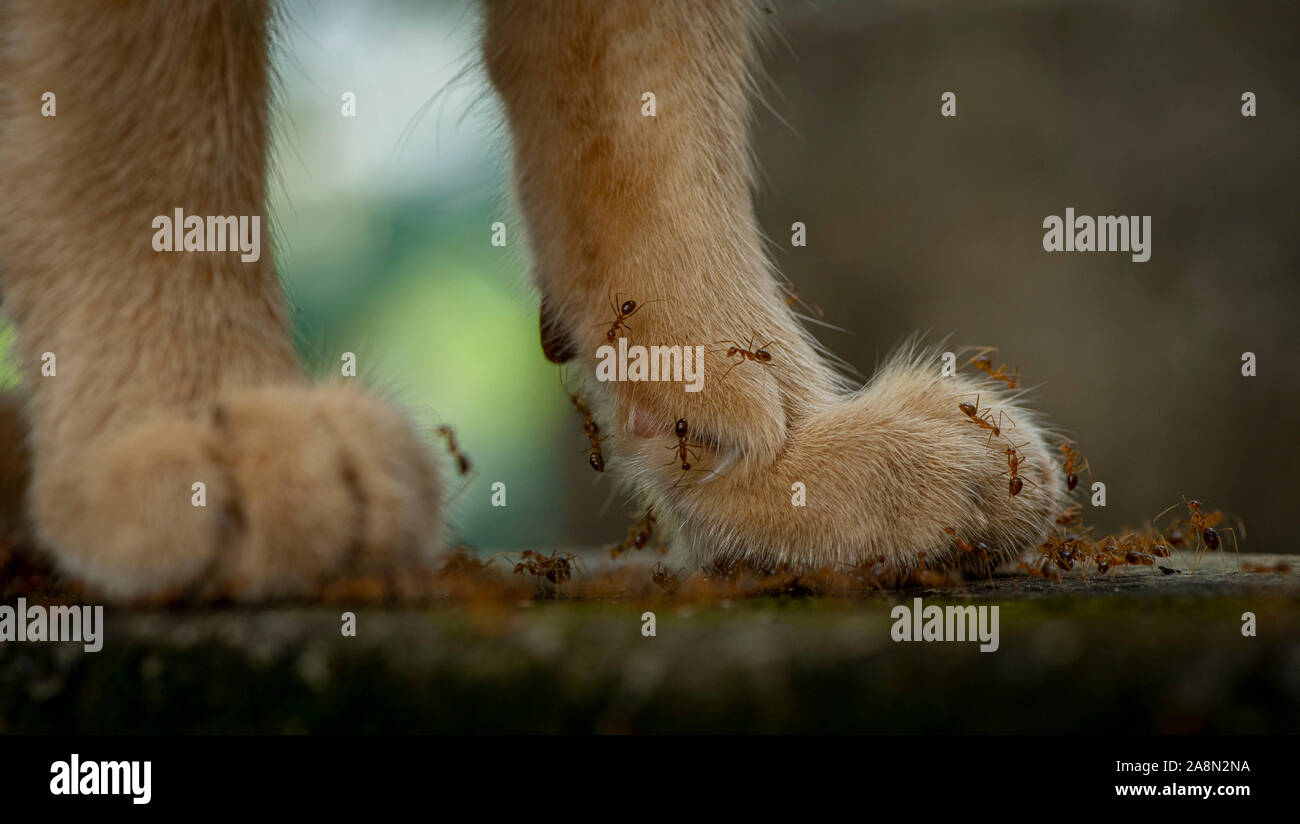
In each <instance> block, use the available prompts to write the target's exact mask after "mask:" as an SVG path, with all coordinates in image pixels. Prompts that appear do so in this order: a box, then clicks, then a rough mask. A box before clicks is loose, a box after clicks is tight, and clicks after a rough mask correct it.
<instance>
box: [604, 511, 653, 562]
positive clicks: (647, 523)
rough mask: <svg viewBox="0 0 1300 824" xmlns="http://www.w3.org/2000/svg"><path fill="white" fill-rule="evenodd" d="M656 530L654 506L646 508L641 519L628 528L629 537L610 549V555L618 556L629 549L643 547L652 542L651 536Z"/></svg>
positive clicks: (612, 556)
mask: <svg viewBox="0 0 1300 824" xmlns="http://www.w3.org/2000/svg"><path fill="white" fill-rule="evenodd" d="M654 531H655V515H654V508H653V507H650V508H648V509H646V511H645V515H643V516H641V520H639V521H637V522H635V523H633V524H632V525H631V526H629V527H628V528H627V537H626V538H624V539H623V540H622V542H620V543H619V544H618V545H617V546H615V547H614V548H613V549H611V550H610V551H609V557H611V558H617V557H618V556H620V555H622V554H623V553H624V552H627V551H629V550H632V549H643V548H644V547H645V545H646V544H648V543H650V538H651V537H652V536H653V535H654Z"/></svg>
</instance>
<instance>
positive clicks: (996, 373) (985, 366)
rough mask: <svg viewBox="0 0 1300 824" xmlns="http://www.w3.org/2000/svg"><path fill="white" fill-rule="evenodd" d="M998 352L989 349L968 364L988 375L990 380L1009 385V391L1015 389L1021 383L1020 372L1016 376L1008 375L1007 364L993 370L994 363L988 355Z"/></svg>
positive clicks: (991, 348)
mask: <svg viewBox="0 0 1300 824" xmlns="http://www.w3.org/2000/svg"><path fill="white" fill-rule="evenodd" d="M996 351H998V350H997V348H996V347H989V348H987V349H984V350H982V351H981V352H980V353H979V354H978V355H976V356H975V357H973V358H971V359H970V360H969V361H968V363H969V364H970V365H971V366H974V367H975V368H976V369H978V370H980V371H981V372H983V373H985V374H987V375H988V376H989V377H990V378H992V379H994V380H998V381H1002V382H1003V383H1005V384H1006V385H1007V389H1015V388H1016V384H1017V383H1018V382H1019V381H1020V370H1018V369H1017V370H1016V371H1015V373H1014V374H1011V375H1008V374H1007V372H1006V364H1000V365H999V366H998V367H997V368H996V369H994V368H993V361H991V360H989V358H988V353H990V352H996Z"/></svg>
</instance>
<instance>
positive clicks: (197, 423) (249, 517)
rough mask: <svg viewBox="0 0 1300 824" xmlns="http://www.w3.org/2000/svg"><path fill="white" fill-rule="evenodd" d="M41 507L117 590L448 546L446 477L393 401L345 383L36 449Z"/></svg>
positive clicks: (366, 565)
mask: <svg viewBox="0 0 1300 824" xmlns="http://www.w3.org/2000/svg"><path fill="white" fill-rule="evenodd" d="M31 500H32V513H33V516H34V519H35V521H36V524H37V526H38V529H39V535H40V538H41V539H42V542H43V543H45V544H46V545H48V546H50V547H51V548H53V549H54V550H55V552H54V554H55V557H56V559H57V560H58V561H59V563H60V565H61V566H62V567H63V568H64V569H65V571H67V572H68V573H70V574H72V575H74V576H76V577H77V578H79V579H81V580H82V581H84V582H86V583H87V584H89V585H91V586H92V587H94V588H96V589H98V590H100V591H102V592H103V593H104V594H105V595H107V596H108V597H112V598H123V599H133V598H159V597H191V598H220V597H231V598H236V599H240V600H257V599H265V598H273V597H287V596H296V595H305V594H310V593H311V592H312V591H314V589H315V588H316V587H318V586H319V585H320V583H321V582H322V581H323V580H325V579H327V578H330V577H332V576H338V575H343V574H349V573H353V572H373V571H376V570H383V569H393V568H395V567H399V566H400V565H402V564H405V563H411V562H418V561H419V560H421V559H423V558H426V557H428V556H430V555H431V554H432V553H433V552H434V551H435V550H436V549H437V547H438V544H439V541H440V537H441V531H442V520H441V517H442V508H441V482H440V480H439V478H438V475H437V472H436V471H435V469H434V466H433V463H432V461H431V459H430V457H429V455H428V453H427V450H426V448H425V446H424V445H423V444H422V443H421V441H420V439H419V438H418V436H417V435H416V434H415V432H414V430H413V429H412V427H411V426H410V424H409V423H408V422H407V421H406V420H405V419H404V418H403V417H402V416H401V415H400V414H399V413H397V412H396V411H395V410H394V409H393V408H392V407H390V406H389V405H388V404H386V403H384V402H382V401H380V400H378V399H376V398H373V397H371V396H369V395H367V394H365V393H363V392H360V391H356V390H352V389H348V388H343V387H334V386H330V387H307V386H303V387H290V388H286V387H267V388H260V389H248V390H241V391H235V392H229V393H226V394H223V395H222V396H220V397H218V398H217V399H216V400H215V401H214V402H212V403H211V405H210V406H209V407H208V410H207V412H206V413H205V414H203V415H200V416H199V417H198V419H197V420H189V419H185V418H180V417H158V418H154V419H150V420H145V421H142V422H140V423H138V424H136V425H135V426H134V427H133V428H131V429H130V430H129V431H126V432H121V433H113V434H111V435H105V436H102V437H101V438H99V439H98V440H97V442H96V443H95V444H92V445H90V446H88V447H86V448H84V449H82V450H80V451H78V452H71V451H69V452H68V453H66V454H63V455H58V456H47V457H46V460H44V461H38V465H37V472H36V476H35V478H34V480H33V489H32V498H31Z"/></svg>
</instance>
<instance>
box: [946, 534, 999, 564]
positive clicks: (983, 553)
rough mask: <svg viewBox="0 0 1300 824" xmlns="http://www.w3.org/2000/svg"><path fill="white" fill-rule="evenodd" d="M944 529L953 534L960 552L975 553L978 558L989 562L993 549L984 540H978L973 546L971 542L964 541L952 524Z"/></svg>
mask: <svg viewBox="0 0 1300 824" xmlns="http://www.w3.org/2000/svg"><path fill="white" fill-rule="evenodd" d="M943 531H944V532H947V533H948V534H949V535H951V536H952V545H953V546H955V547H957V550H958V551H959V552H968V553H970V554H971V555H974V556H975V557H976V558H979V559H980V560H981V561H985V562H987V561H988V560H989V553H990V552H991V551H992V550H990V549H989V545H988V544H986V543H984V542H983V541H976V542H975V544H974V545H973V546H972V545H971V544H970V543H968V542H966V541H963V540H962V539H961V538H960V537H959V536H958V535H957V530H955V529H953V528H952V527H950V526H946V527H944V528H943Z"/></svg>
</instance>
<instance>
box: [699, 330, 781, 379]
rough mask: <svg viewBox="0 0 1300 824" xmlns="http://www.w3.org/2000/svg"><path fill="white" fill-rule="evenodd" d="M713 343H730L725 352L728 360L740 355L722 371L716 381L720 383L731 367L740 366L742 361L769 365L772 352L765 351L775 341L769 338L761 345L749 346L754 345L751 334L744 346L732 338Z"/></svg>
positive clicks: (725, 377)
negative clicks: (754, 347) (720, 376)
mask: <svg viewBox="0 0 1300 824" xmlns="http://www.w3.org/2000/svg"><path fill="white" fill-rule="evenodd" d="M713 343H714V345H715V346H716V345H717V344H719V343H726V344H730V346H729V347H728V349H727V354H726V358H727V359H728V360H730V359H731V358H734V357H736V356H737V355H739V356H740V358H739V359H738V360H737V361H736V362H735V363H733V364H732V365H731V367H730V368H729V369H727V371H726V372H723V373H722V378H721V379H720V380H719V381H718V383H722V381H725V380H726V379H727V376H728V375H730V374H731V370H732V369H735V368H736V367H737V366H740V365H741V364H742V363H744V362H745V361H747V360H749V361H753V362H754V363H757V364H759V365H761V366H769V365H771V363H772V353H771V352H769V351H767V347H769V346H771V345H772V344H774V343H776V341H775V340H770V341H768V342H767V343H765V344H763V345H762V346H760V347H758V348H757V349H751V348H750V347H752V346H753V345H754V337H752V336H751V337H750V339H749V341H748V342H747V343H746V344H745V345H744V346H741V345H740V344H739V343H737V342H736V341H734V340H715V341H714V342H713ZM715 351H719V352H720V351H722V350H720V349H719V350H715Z"/></svg>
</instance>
